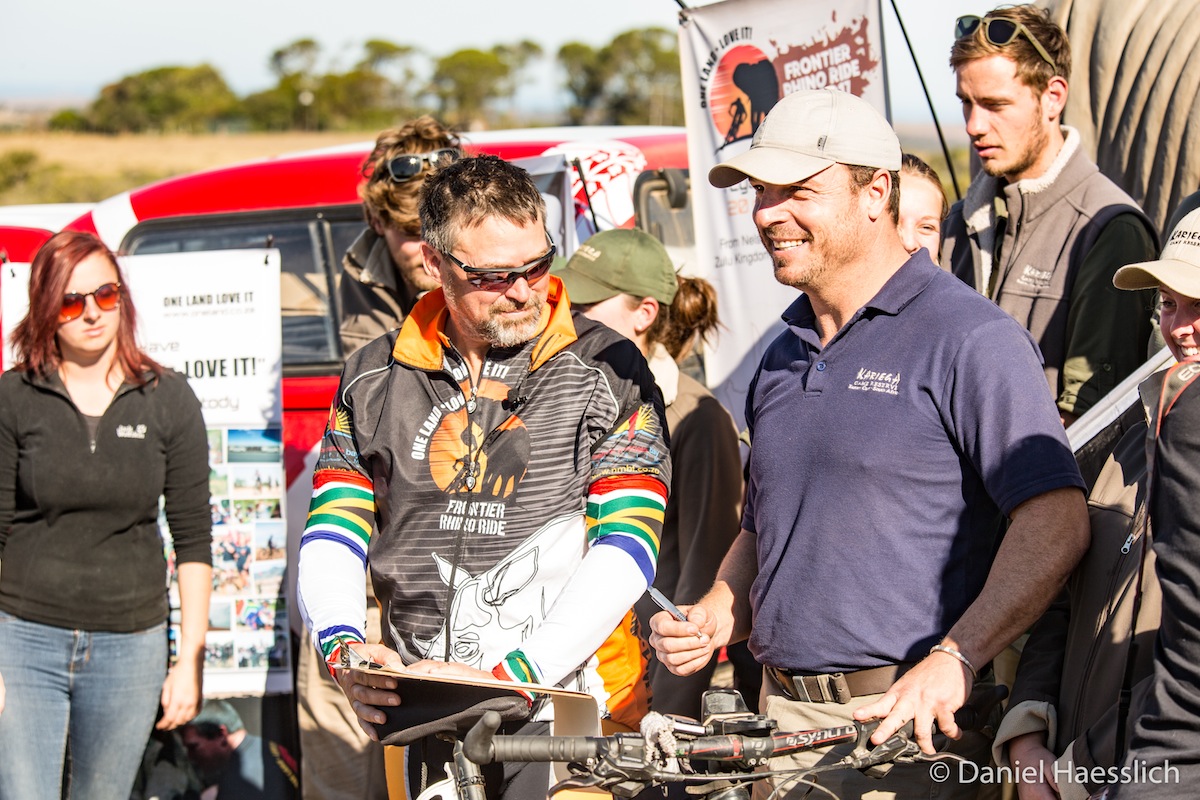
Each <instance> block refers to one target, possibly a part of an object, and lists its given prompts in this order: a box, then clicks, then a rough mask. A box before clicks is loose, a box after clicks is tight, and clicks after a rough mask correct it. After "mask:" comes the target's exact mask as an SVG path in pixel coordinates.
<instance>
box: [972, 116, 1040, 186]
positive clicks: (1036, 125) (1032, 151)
mask: <svg viewBox="0 0 1200 800" xmlns="http://www.w3.org/2000/svg"><path fill="white" fill-rule="evenodd" d="M1047 128H1048V126H1047V125H1046V123H1044V122H1042V120H1041V118H1035V119H1034V121H1033V124H1032V125H1031V126H1030V128H1029V132H1028V135H1027V136H1025V137H1024V138H1023V142H1024V144H1025V146H1024V147H1023V148H1021V150H1020V152H1019V153H1018V154H1017V156H1016V158H1015V160H1014V161H1013V162H1012V163H1009V164H997V163H995V159H993V160H992V163H990V164H989V163H986V162H984V163H983V165H982V166H983V171H984V172H986V173H987V174H988V175H990V176H992V177H993V178H1004V179H1005V180H1007V181H1009V182H1012V181H1014V180H1018V177H1017V176H1019V175H1023V174H1024V173H1025V172H1027V171H1028V170H1029V169H1030V168H1031V167H1033V165H1034V164H1036V163H1037V162H1038V159H1039V158H1040V157H1041V155H1042V153H1043V152H1044V151H1045V150H1046V148H1047V147H1049V146H1050V131H1049V130H1047ZM1031 177H1032V176H1031Z"/></svg>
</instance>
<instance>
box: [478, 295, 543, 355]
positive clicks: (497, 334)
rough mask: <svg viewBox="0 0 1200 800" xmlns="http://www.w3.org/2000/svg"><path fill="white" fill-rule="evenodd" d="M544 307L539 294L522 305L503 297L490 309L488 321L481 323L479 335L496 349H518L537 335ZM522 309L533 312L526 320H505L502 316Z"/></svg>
mask: <svg viewBox="0 0 1200 800" xmlns="http://www.w3.org/2000/svg"><path fill="white" fill-rule="evenodd" d="M544 307H545V303H544V302H543V300H542V297H541V295H539V294H531V295H530V296H529V300H528V301H527V302H525V303H522V304H521V305H517V304H516V303H514V302H512V301H511V300H509V299H508V298H507V297H501V298H500V299H499V300H497V301H496V304H494V305H492V306H491V307H489V308H488V317H487V319H485V320H483V321H482V322H481V323H479V333H480V334H481V335H482V336H483V337H484V338H485V339H487V340H488V341H489V342H491V343H492V345H493V346H494V347H516V346H518V345H522V344H525V342H528V341H529V340H530V339H532V338H533V337H534V336H536V335H537V331H538V326H539V325H540V324H541V321H542V310H543V309H544ZM522 309H527V310H529V311H530V312H531V313H530V314H529V316H528V317H526V318H525V319H504V318H502V317H501V316H500V314H502V313H504V312H506V311H518V310H522Z"/></svg>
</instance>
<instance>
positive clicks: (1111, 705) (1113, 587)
mask: <svg viewBox="0 0 1200 800" xmlns="http://www.w3.org/2000/svg"><path fill="white" fill-rule="evenodd" d="M1113 283H1114V284H1115V285H1116V287H1117V288H1119V289H1126V290H1131V291H1145V290H1154V289H1157V290H1158V291H1159V292H1161V294H1162V296H1163V313H1164V325H1163V334H1164V336H1165V337H1166V338H1167V346H1168V347H1169V349H1170V351H1171V353H1172V354H1173V355H1174V356H1175V358H1176V359H1178V360H1179V361H1188V360H1191V361H1196V360H1200V356H1198V355H1197V353H1198V352H1200V351H1198V348H1197V336H1196V325H1197V324H1198V323H1197V317H1200V300H1198V299H1196V298H1195V297H1194V296H1189V295H1195V294H1200V211H1197V212H1193V213H1192V215H1191V217H1190V218H1186V219H1185V220H1183V222H1182V224H1179V225H1177V226H1176V228H1175V229H1174V233H1173V234H1172V235H1171V236H1170V238H1169V240H1168V243H1167V246H1166V248H1165V249H1164V250H1163V253H1162V256H1161V258H1160V259H1159V260H1157V261H1150V262H1146V263H1141V264H1132V265H1129V266H1125V267H1122V268H1120V269H1119V270H1117V272H1116V273H1115V275H1114V279H1113ZM1170 386H1171V383H1170V382H1169V381H1167V380H1165V377H1164V374H1163V373H1157V374H1155V375H1152V376H1151V377H1150V378H1148V379H1147V380H1146V381H1144V382H1143V383H1142V387H1141V389H1142V391H1141V392H1140V395H1141V397H1140V399H1141V402H1140V403H1139V406H1140V410H1141V411H1143V412H1144V417H1141V418H1140V419H1137V420H1136V421H1135V422H1133V423H1131V424H1130V425H1129V428H1128V430H1126V431H1125V433H1124V435H1123V436H1122V437H1121V439H1120V441H1119V442H1118V443H1117V445H1116V447H1114V448H1113V450H1112V453H1111V454H1110V455H1109V456H1108V459H1107V461H1106V462H1105V463H1104V466H1103V468H1102V469H1101V470H1100V473H1099V476H1098V478H1097V479H1096V482H1095V485H1094V487H1093V488H1092V491H1091V493H1090V495H1089V497H1088V510H1089V516H1090V519H1091V531H1092V542H1091V546H1090V548H1089V549H1088V553H1087V555H1086V556H1084V558H1083V560H1082V561H1081V562H1080V564H1079V567H1078V568H1077V569H1076V571H1075V572H1074V573H1073V574H1072V576H1071V578H1070V580H1069V581H1068V583H1067V591H1066V592H1065V593H1064V596H1063V597H1062V598H1061V599H1060V600H1059V601H1058V602H1056V603H1055V604H1054V606H1053V607H1051V609H1050V611H1048V612H1046V614H1045V615H1044V616H1043V617H1042V619H1041V620H1039V621H1038V623H1037V624H1036V625H1034V626H1033V629H1032V630H1031V631H1030V635H1029V640H1028V641H1027V642H1026V643H1025V646H1024V648H1023V650H1022V653H1021V662H1020V664H1019V665H1018V667H1017V673H1016V680H1015V682H1014V683H1013V690H1012V694H1011V696H1010V697H1009V702H1008V707H1007V709H1006V710H1005V714H1004V719H1003V720H1002V722H1001V724H1000V726H999V728H998V729H997V731H996V740H995V743H994V744H993V754H994V756H995V759H996V763H997V764H999V765H1001V766H1002V767H1004V768H1009V767H1011V766H1012V765H1014V764H1020V765H1023V766H1025V767H1031V769H1023V770H1021V771H1019V772H1016V773H1015V774H1016V775H1017V776H1018V778H1019V781H1020V782H1021V783H1023V784H1026V785H1025V786H1023V787H1022V795H1021V796H1022V797H1025V796H1036V797H1055V798H1058V797H1061V798H1064V800H1084V798H1086V797H1088V796H1089V795H1091V794H1092V793H1093V792H1096V791H1098V790H1099V789H1100V788H1101V786H1102V784H1103V781H1104V777H1103V776H1105V775H1107V774H1108V771H1109V770H1113V769H1117V768H1119V767H1120V766H1121V757H1122V754H1123V750H1124V749H1125V746H1124V745H1125V742H1126V741H1127V738H1126V735H1125V733H1126V732H1127V731H1128V730H1129V728H1130V727H1131V725H1132V720H1134V719H1137V717H1139V716H1140V715H1141V712H1140V711H1139V712H1137V715H1136V716H1134V717H1130V715H1129V708H1128V703H1127V704H1126V707H1125V708H1122V707H1121V705H1120V703H1119V698H1120V696H1121V693H1122V689H1123V688H1131V692H1132V696H1135V697H1142V696H1143V694H1144V692H1145V688H1146V687H1149V686H1150V680H1151V676H1152V675H1153V673H1154V671H1155V658H1154V640H1155V638H1156V636H1157V634H1158V630H1159V621H1160V617H1161V612H1162V603H1163V596H1162V591H1161V589H1160V586H1159V581H1158V577H1157V576H1156V574H1155V572H1156V569H1155V566H1156V565H1155V559H1154V554H1153V552H1151V551H1150V550H1149V548H1147V547H1146V545H1147V543H1148V542H1150V541H1154V540H1155V539H1156V538H1157V536H1156V535H1155V536H1151V535H1150V532H1149V530H1148V527H1147V525H1146V514H1147V510H1148V508H1147V485H1148V471H1147V448H1146V439H1147V435H1148V432H1149V431H1151V430H1152V428H1151V426H1150V424H1148V422H1149V421H1154V420H1156V418H1157V416H1158V409H1159V407H1160V403H1159V400H1160V398H1161V397H1162V396H1163V389H1164V387H1170ZM1185 397H1186V395H1185ZM1174 413H1177V412H1175V411H1173V412H1172V415H1173V414H1174ZM1139 416H1140V415H1139ZM1172 419H1174V417H1173V416H1172ZM1154 427H1155V428H1157V424H1155V425H1154ZM1168 429H1169V430H1178V428H1177V427H1175V426H1169V427H1168ZM1192 429H1193V430H1195V429H1196V428H1195V427H1193V428H1192ZM1151 439H1153V436H1151ZM1153 494H1155V495H1157V494H1158V491H1157V490H1156V491H1155V492H1154V493H1153ZM1191 496H1192V497H1194V496H1195V495H1194V494H1193V495H1191ZM1189 594H1190V591H1189ZM1177 598H1178V594H1177ZM1135 615H1136V617H1135ZM1172 629H1174V626H1172V625H1169V626H1168V630H1172ZM1184 657H1185V658H1188V657H1190V656H1188V655H1185V656H1184ZM1192 663H1194V660H1193V661H1192ZM1173 688H1175V689H1177V687H1173ZM1122 722H1124V728H1123V727H1122ZM1143 724H1144V723H1143ZM1156 724H1157V723H1156ZM1194 724H1195V719H1194V718H1192V719H1189V720H1188V721H1187V723H1186V726H1185V727H1188V728H1191V727H1194ZM1169 728H1170V726H1165V727H1163V728H1160V730H1163V729H1169ZM1181 730H1182V728H1181ZM1179 756H1180V753H1178V752H1172V753H1170V754H1169V757H1170V759H1171V761H1172V762H1173V763H1179V761H1180V758H1179ZM1166 757H1167V754H1166V753H1164V754H1163V758H1164V760H1165V758H1166ZM1095 775H1099V776H1101V777H1100V778H1099V779H1097V778H1094V777H1090V776H1095ZM1078 776H1088V777H1087V778H1086V780H1080V779H1079V777H1078ZM1139 796H1141V795H1139Z"/></svg>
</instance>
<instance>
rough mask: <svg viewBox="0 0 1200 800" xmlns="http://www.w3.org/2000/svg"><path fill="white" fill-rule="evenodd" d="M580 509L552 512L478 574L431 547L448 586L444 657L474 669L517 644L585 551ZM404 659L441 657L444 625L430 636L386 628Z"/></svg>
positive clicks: (492, 661) (487, 665) (536, 622)
mask: <svg viewBox="0 0 1200 800" xmlns="http://www.w3.org/2000/svg"><path fill="white" fill-rule="evenodd" d="M586 542H587V532H586V529H585V526H584V520H583V515H582V514H570V515H565V516H561V517H557V518H555V519H553V520H551V521H550V522H548V523H546V524H545V525H543V526H542V527H541V528H540V529H538V531H537V532H536V533H534V534H532V535H531V536H529V537H528V538H526V539H525V541H523V542H522V543H521V544H520V545H519V546H518V547H517V548H516V549H515V550H513V551H512V552H511V553H509V554H508V555H507V556H505V557H504V558H503V559H501V560H500V561H499V562H497V563H496V565H495V566H493V567H491V568H490V569H488V570H487V571H486V572H482V573H480V574H478V575H471V574H469V573H468V572H466V571H465V570H464V569H462V567H459V568H458V569H452V566H451V564H450V562H449V561H447V560H446V559H445V558H443V557H442V556H440V555H438V554H437V553H433V554H431V555H432V558H433V560H434V562H435V563H436V564H437V568H438V575H439V576H440V577H441V579H442V582H443V583H444V584H445V585H446V586H450V587H452V588H453V589H454V598H453V600H451V603H450V612H449V614H448V619H449V630H450V660H451V661H456V662H458V663H461V664H466V665H467V666H470V667H475V668H476V669H484V670H488V669H491V668H492V667H493V666H495V665H496V664H498V663H500V662H501V661H502V660H503V659H504V657H505V656H506V655H508V653H509V652H511V651H512V650H514V649H516V648H518V647H520V646H521V643H522V642H523V641H525V640H526V639H527V638H529V636H530V635H531V634H532V633H533V632H534V631H535V630H536V629H537V628H538V626H539V625H541V623H542V620H544V619H545V618H546V613H547V612H548V611H549V609H550V607H551V606H552V605H553V604H554V600H555V598H557V597H558V595H559V593H560V592H561V591H562V588H563V586H564V585H565V584H566V581H567V579H568V578H569V577H570V576H571V575H572V574H573V573H574V572H575V569H576V567H578V565H579V562H580V561H581V560H582V559H583V556H584V553H585V552H586V550H587V548H586ZM392 640H393V641H394V642H396V643H397V644H398V645H399V649H400V656H401V657H402V658H403V659H404V662H405V663H406V664H411V663H413V662H414V661H417V660H419V659H422V658H434V659H439V660H441V659H444V658H445V657H446V626H445V625H443V626H442V628H441V630H439V631H438V633H437V634H436V635H435V636H433V637H432V638H430V639H421V638H419V637H417V636H412V637H410V640H409V641H405V640H404V638H403V637H401V636H400V635H399V634H398V633H397V631H396V629H395V628H394V627H393V628H392Z"/></svg>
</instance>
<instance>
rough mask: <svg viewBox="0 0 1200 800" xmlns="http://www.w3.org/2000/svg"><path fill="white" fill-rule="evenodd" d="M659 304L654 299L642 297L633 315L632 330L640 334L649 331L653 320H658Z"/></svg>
mask: <svg viewBox="0 0 1200 800" xmlns="http://www.w3.org/2000/svg"><path fill="white" fill-rule="evenodd" d="M658 308H659V303H658V300H657V299H656V298H653V297H643V298H642V302H641V303H640V304H639V305H638V307H637V309H636V311H635V314H634V323H633V329H634V330H635V331H637V333H639V334H642V333H645V332H646V331H648V330H650V326H651V325H653V324H654V320H656V319H658Z"/></svg>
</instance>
